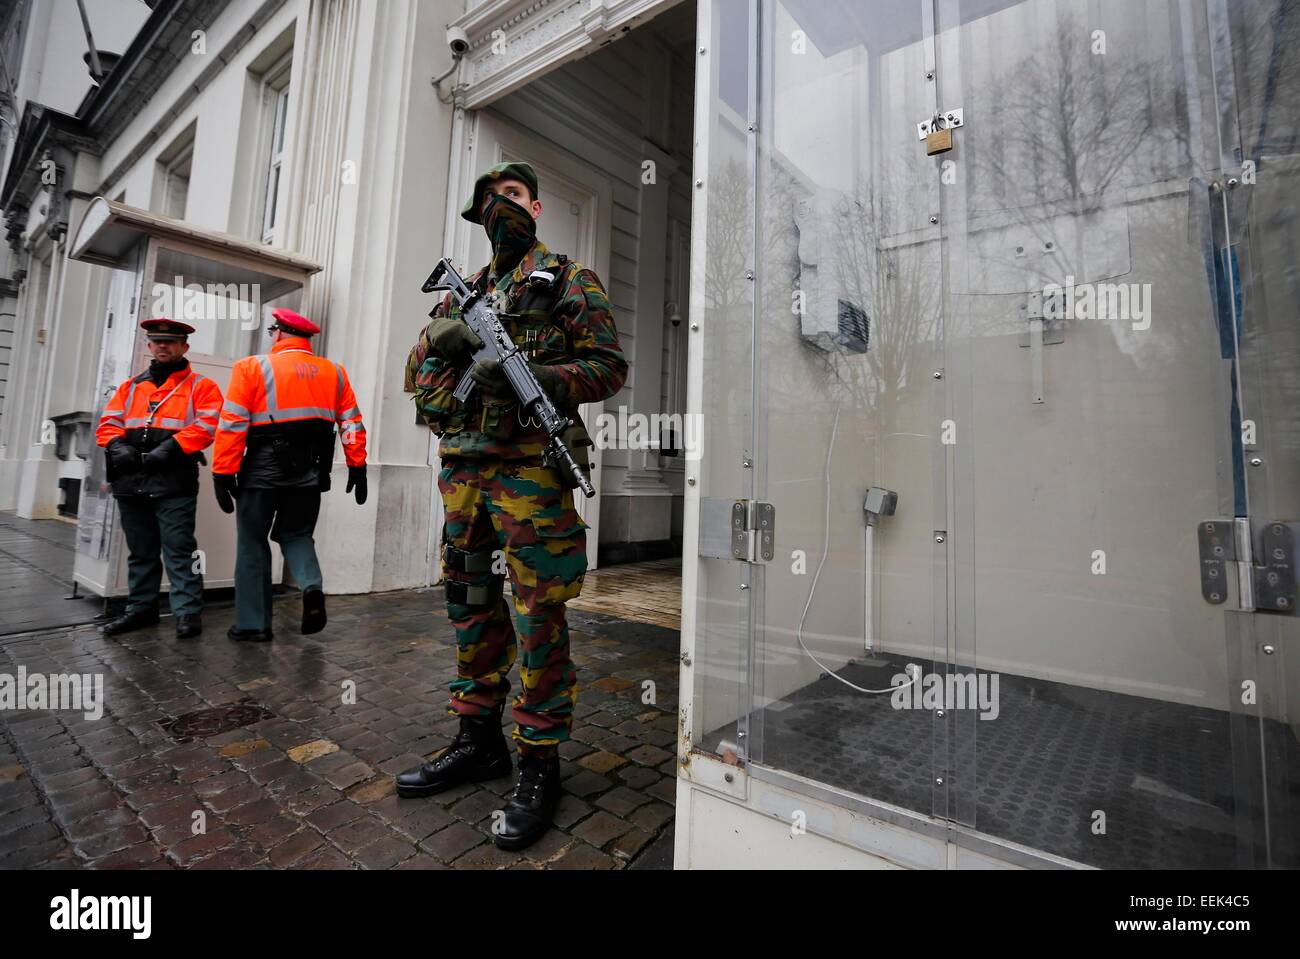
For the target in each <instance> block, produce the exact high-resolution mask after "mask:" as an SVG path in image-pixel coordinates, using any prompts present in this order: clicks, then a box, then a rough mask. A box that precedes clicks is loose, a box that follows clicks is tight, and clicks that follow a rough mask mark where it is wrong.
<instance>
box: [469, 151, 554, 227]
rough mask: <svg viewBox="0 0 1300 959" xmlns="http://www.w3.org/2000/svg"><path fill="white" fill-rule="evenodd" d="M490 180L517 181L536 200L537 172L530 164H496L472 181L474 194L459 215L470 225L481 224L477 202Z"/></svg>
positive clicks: (518, 162)
mask: <svg viewBox="0 0 1300 959" xmlns="http://www.w3.org/2000/svg"><path fill="white" fill-rule="evenodd" d="M490 180H519V181H520V182H522V183H524V184H525V185H526V186H527V187H528V192H529V193H531V194H532V196H533V199H534V200H536V199H537V171H536V170H534V169H533V168H532V166H531V165H530V164H527V163H524V162H523V161H516V162H514V163H498V164H497V165H496V166H494V167H492V168H491V169H490V170H485V171H484V172H483V173H482V174H481V175H480V176H479V178H478V179H477V180H475V181H474V193H473V195H472V196H470V198H469V202H468V203H466V204H465V209H463V210H461V211H460V215H461V216H462V217H463V218H464V219H466V220H469V222H471V223H479V222H481V221H480V220H479V216H478V213H479V209H478V206H479V200H480V199H481V198H482V196H483V188H484V187H486V186H487V185H488V181H490Z"/></svg>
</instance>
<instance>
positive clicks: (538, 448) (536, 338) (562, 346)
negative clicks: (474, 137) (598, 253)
mask: <svg viewBox="0 0 1300 959" xmlns="http://www.w3.org/2000/svg"><path fill="white" fill-rule="evenodd" d="M487 269H488V268H487V267H484V268H483V269H482V270H479V271H478V273H476V274H474V276H473V277H470V278H467V279H466V281H465V282H466V283H468V284H469V285H471V286H474V285H475V284H477V283H481V282H483V277H484V274H485V273H486V271H487ZM534 270H545V271H547V272H552V273H558V274H559V278H558V280H557V284H558V289H557V292H556V293H552V294H551V296H552V297H554V303H555V306H554V309H553V311H551V312H550V313H549V314H548V313H546V312H545V311H543V310H528V311H525V312H522V313H518V315H503V316H502V317H501V322H502V325H503V326H505V328H506V331H507V332H508V333H509V334H510V337H511V339H513V340H514V341H515V344H516V345H517V346H519V347H520V348H521V349H522V350H523V351H524V352H525V353H526V354H527V355H528V358H529V359H530V360H531V361H533V362H535V363H543V364H546V365H548V366H554V367H555V368H556V370H557V371H558V372H559V374H560V377H561V379H562V380H563V383H564V387H565V393H566V394H567V395H566V397H565V398H564V399H565V401H566V402H565V404H564V405H563V406H561V407H560V408H561V411H562V412H564V413H565V414H567V415H568V416H569V417H571V418H572V419H574V420H575V422H578V421H579V417H578V413H577V408H578V404H579V403H594V402H599V401H600V400H603V399H606V398H607V397H610V396H613V395H614V394H615V393H617V392H618V391H619V389H620V388H621V387H622V386H623V381H624V380H625V379H627V360H626V359H625V358H624V356H623V351H622V349H621V348H620V347H619V343H618V330H617V329H616V328H615V326H614V309H613V307H612V306H611V305H610V302H609V299H608V298H607V297H606V295H605V288H604V287H603V286H601V283H600V280H599V279H598V278H597V277H596V274H595V273H593V272H592V271H591V270H589V269H587V268H586V267H585V266H583V265H582V264H581V263H578V262H577V261H575V260H568V261H567V262H563V263H562V262H561V259H560V258H559V257H557V256H556V255H555V254H554V253H552V252H551V251H550V250H548V249H547V248H546V246H545V244H543V243H542V242H541V241H540V240H538V241H536V242H535V243H534V244H533V246H532V248H531V249H529V251H528V252H527V253H526V254H525V255H524V257H523V259H522V260H520V261H519V264H518V265H517V266H516V267H515V268H514V270H512V271H511V272H510V273H509V274H507V275H506V276H503V277H501V278H500V279H499V280H498V281H497V283H496V285H495V291H496V292H497V293H498V294H501V296H502V299H503V303H502V309H503V310H504V311H505V313H506V314H515V313H517V311H516V309H515V307H516V305H517V304H521V303H522V302H523V293H524V291H525V289H526V287H527V282H526V280H527V277H528V275H529V274H530V273H531V272H533V271H534ZM429 315H430V316H432V317H434V318H437V317H442V316H447V315H450V316H459V315H460V308H459V307H458V306H457V305H456V304H455V303H453V301H452V297H451V294H450V293H449V294H447V295H446V296H445V297H444V298H443V300H442V302H441V303H440V304H438V306H437V308H435V309H434V311H433V312H432V313H431V314H429ZM472 362H473V361H472V360H471V359H469V358H466V359H465V360H463V361H462V362H460V363H451V362H449V361H447V360H446V359H444V358H443V357H442V356H441V355H439V354H438V353H437V352H436V351H434V349H433V347H432V345H431V344H430V342H429V329H428V327H425V329H424V331H423V332H422V333H421V334H420V339H419V341H418V342H417V343H416V344H415V346H414V347H412V348H411V352H410V355H409V356H408V357H407V361H406V381H405V390H406V392H408V393H414V394H415V405H416V408H417V409H418V410H419V411H420V415H421V417H422V418H423V419H424V421H425V422H426V423H427V424H428V425H429V428H430V429H431V430H433V431H434V432H435V433H437V434H439V435H440V436H441V440H440V441H439V445H438V453H439V455H440V456H443V457H449V456H451V457H456V456H459V457H467V458H496V459H507V460H514V459H530V458H535V457H540V456H541V453H542V449H543V448H544V447H545V445H546V440H547V436H546V432H545V430H542V429H541V428H540V427H538V426H536V425H535V424H536V422H537V421H536V420H535V419H534V420H530V419H529V418H528V417H527V416H523V415H521V412H520V410H519V408H518V403H517V402H516V401H515V400H514V398H513V397H511V398H510V399H509V400H494V399H492V398H490V397H485V396H483V395H482V392H481V391H480V390H475V391H474V394H473V395H472V396H471V397H470V398H469V400H468V401H467V402H466V403H465V404H464V406H462V405H461V403H460V401H458V400H457V399H456V398H455V397H454V396H452V391H453V390H455V388H456V384H457V383H458V382H460V378H461V376H462V375H463V374H464V373H465V371H466V370H467V369H468V368H469V366H470V364H471V363H472Z"/></svg>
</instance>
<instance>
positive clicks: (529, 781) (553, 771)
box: [494, 756, 560, 850]
mask: <svg viewBox="0 0 1300 959" xmlns="http://www.w3.org/2000/svg"><path fill="white" fill-rule="evenodd" d="M559 802H560V757H559V756H551V757H550V758H540V757H537V756H524V757H522V758H520V760H519V783H518V785H516V786H515V793H514V795H513V796H511V797H510V801H509V802H508V803H506V808H505V817H504V819H503V820H502V822H501V826H500V830H501V831H500V832H498V833H497V837H496V843H497V848H498V849H510V850H515V849H524V848H526V847H528V846H531V845H532V844H533V843H535V842H537V840H539V839H541V838H542V836H543V835H545V833H546V830H548V829H550V828H551V819H552V817H553V816H554V815H555V807H556V806H557V805H558V804H559ZM494 831H495V829H494Z"/></svg>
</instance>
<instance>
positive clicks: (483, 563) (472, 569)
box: [442, 543, 505, 606]
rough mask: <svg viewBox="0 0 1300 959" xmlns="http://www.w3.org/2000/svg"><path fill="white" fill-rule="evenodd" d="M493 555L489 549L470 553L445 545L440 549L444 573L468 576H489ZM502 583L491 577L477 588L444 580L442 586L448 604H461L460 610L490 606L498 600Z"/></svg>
mask: <svg viewBox="0 0 1300 959" xmlns="http://www.w3.org/2000/svg"><path fill="white" fill-rule="evenodd" d="M495 552H496V551H495V550H492V549H481V550H478V551H477V552H472V553H471V552H469V551H468V550H463V549H457V548H456V547H455V546H451V545H449V544H446V543H444V544H443V547H442V557H443V562H444V563H445V564H446V569H449V570H456V571H457V572H459V573H468V574H479V573H491V572H492V565H493V560H494V559H495ZM504 581H505V577H503V576H501V575H494V576H492V578H491V579H490V580H489V581H488V582H487V583H486V584H485V585H481V586H480V585H471V584H470V583H465V582H461V581H460V580H455V579H452V578H451V577H444V580H443V585H444V586H445V587H446V589H447V602H449V603H460V604H461V605H462V606H491V605H493V604H495V603H496V601H497V599H499V598H500V596H501V591H502V587H503V585H504Z"/></svg>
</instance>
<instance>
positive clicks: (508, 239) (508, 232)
mask: <svg viewBox="0 0 1300 959" xmlns="http://www.w3.org/2000/svg"><path fill="white" fill-rule="evenodd" d="M482 219H483V229H484V230H485V231H487V235H488V240H489V241H491V243H492V267H493V270H494V272H496V273H497V274H500V273H501V272H502V271H504V270H508V269H512V268H513V267H514V265H515V264H516V263H518V262H519V261H520V260H521V259H522V258H523V255H524V254H525V253H527V252H528V249H529V247H531V246H532V245H533V242H534V241H535V240H536V238H537V222H536V221H535V220H534V219H533V218H532V216H530V215H529V213H528V211H527V210H525V209H524V208H523V207H521V206H520V205H519V204H518V203H515V202H514V201H513V200H511V199H509V198H507V197H504V196H501V195H500V194H499V193H497V194H493V195H492V197H491V199H489V200H488V204H487V206H486V207H485V208H484V210H483V215H482Z"/></svg>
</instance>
